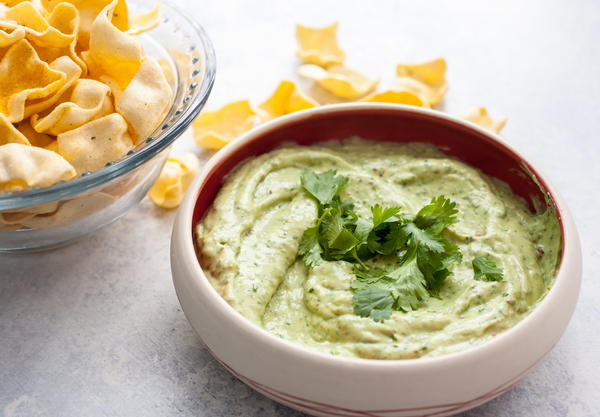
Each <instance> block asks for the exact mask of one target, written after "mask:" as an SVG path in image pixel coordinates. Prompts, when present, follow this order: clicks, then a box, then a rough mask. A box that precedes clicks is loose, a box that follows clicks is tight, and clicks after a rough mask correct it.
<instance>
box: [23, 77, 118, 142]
mask: <svg viewBox="0 0 600 417" xmlns="http://www.w3.org/2000/svg"><path fill="white" fill-rule="evenodd" d="M109 93H110V88H109V87H108V86H107V85H106V84H103V83H101V82H99V81H95V80H89V79H79V80H77V82H76V83H75V85H74V86H73V89H72V90H71V91H70V97H69V98H68V101H63V102H62V103H60V104H59V105H57V106H56V107H54V108H53V109H51V111H49V112H45V113H42V114H40V115H38V114H34V115H33V116H31V124H32V126H33V128H34V129H35V130H36V131H37V132H40V133H42V132H45V133H49V134H51V135H54V136H57V135H59V134H61V133H63V132H66V131H68V130H72V129H75V128H77V127H79V126H81V125H83V124H85V123H87V122H89V121H90V120H92V119H95V118H98V117H102V116H106V115H107V114H110V113H112V112H113V111H114V109H113V106H112V102H111V98H110V97H109Z"/></svg>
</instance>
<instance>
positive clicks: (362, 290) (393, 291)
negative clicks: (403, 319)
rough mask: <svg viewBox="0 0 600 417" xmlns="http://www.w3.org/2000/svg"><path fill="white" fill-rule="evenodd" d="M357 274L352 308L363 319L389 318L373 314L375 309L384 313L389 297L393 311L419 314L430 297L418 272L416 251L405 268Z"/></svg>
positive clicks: (405, 261)
mask: <svg viewBox="0 0 600 417" xmlns="http://www.w3.org/2000/svg"><path fill="white" fill-rule="evenodd" d="M355 272H356V276H357V279H356V280H355V282H354V283H352V289H353V290H355V291H356V292H355V293H354V297H353V305H354V311H355V312H356V313H357V314H358V315H360V316H362V317H371V318H373V319H374V315H376V316H377V317H379V318H381V317H383V319H386V318H389V315H384V314H383V313H382V312H379V311H375V312H373V310H374V309H380V310H385V308H382V307H381V306H385V307H386V308H387V302H389V298H387V294H389V295H391V297H392V300H393V302H392V305H391V307H392V308H393V309H394V310H400V311H411V310H416V309H417V308H418V307H419V303H420V302H421V301H422V300H424V299H425V298H427V297H428V292H427V282H426V280H425V277H424V276H423V273H422V272H421V271H420V269H419V265H418V263H417V257H416V251H411V252H410V253H409V254H407V256H405V257H404V261H403V262H402V264H401V265H400V266H399V267H398V268H396V269H394V270H392V271H389V272H388V271H386V270H383V269H379V268H372V269H369V270H359V269H355ZM384 299H385V300H386V302H385V303H384V301H383V300H384ZM390 315H391V311H390ZM374 320H375V319H374Z"/></svg>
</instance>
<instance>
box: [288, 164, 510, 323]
mask: <svg viewBox="0 0 600 417" xmlns="http://www.w3.org/2000/svg"><path fill="white" fill-rule="evenodd" d="M301 184H302V187H303V188H304V190H306V192H308V193H309V194H310V195H311V196H312V197H313V198H314V199H315V200H316V202H317V204H318V219H317V222H316V224H315V225H314V226H313V227H310V228H308V229H306V230H305V231H304V234H303V235H302V240H301V242H300V246H299V250H298V254H299V255H300V256H302V258H303V260H304V263H305V264H306V265H307V266H310V267H315V266H318V265H319V264H320V263H322V262H324V261H346V262H350V263H353V264H354V273H355V275H356V279H355V280H354V282H353V283H352V285H351V289H352V291H353V292H354V296H353V300H352V301H353V308H354V312H355V313H356V314H358V315H359V316H362V317H370V318H372V319H373V320H375V321H378V322H382V321H384V320H386V319H388V318H389V317H390V316H391V314H392V311H404V312H408V311H411V310H416V309H417V308H418V307H419V305H420V303H421V302H422V301H423V300H425V299H426V298H428V297H439V289H440V287H441V285H442V284H443V282H444V280H445V279H446V278H448V276H450V275H451V273H452V272H451V270H450V268H451V266H452V265H454V264H458V263H460V262H461V260H462V254H461V252H460V249H459V248H458V246H457V245H456V244H454V243H453V242H452V241H450V240H448V239H447V238H445V237H443V236H442V232H443V231H444V230H445V229H446V228H447V227H449V226H451V225H452V224H454V223H456V221H457V216H456V215H457V214H458V210H457V208H456V203H455V202H453V201H451V200H449V199H447V198H445V197H444V196H438V197H435V198H433V199H432V200H431V202H430V203H429V204H427V205H426V206H424V207H423V208H421V210H419V211H418V212H417V213H416V214H415V215H409V214H406V213H402V210H401V208H400V207H382V206H380V205H379V204H375V205H374V206H372V207H371V216H370V218H361V217H359V216H358V215H357V214H356V212H355V211H354V204H353V202H352V201H351V200H349V199H344V198H343V197H342V195H341V193H342V191H343V190H344V188H345V187H346V186H347V184H348V178H346V177H343V176H339V175H337V172H336V171H333V170H329V171H325V172H322V173H315V172H312V171H307V172H305V173H304V174H303V175H302V177H301ZM379 256H386V257H392V258H393V259H395V260H396V261H395V263H394V262H392V264H394V265H395V266H394V267H388V268H385V269H384V268H378V267H374V266H371V265H372V262H369V261H370V260H373V259H374V258H377V257H379ZM473 268H474V271H475V278H476V279H484V280H498V279H502V270H501V269H499V268H498V267H497V266H496V265H495V264H494V263H493V262H491V261H490V260H489V259H487V258H485V257H477V258H475V259H474V260H473Z"/></svg>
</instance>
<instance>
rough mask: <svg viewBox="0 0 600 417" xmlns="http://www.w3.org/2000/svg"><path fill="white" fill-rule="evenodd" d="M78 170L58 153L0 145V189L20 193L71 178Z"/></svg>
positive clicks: (24, 146) (30, 147) (20, 145)
mask: <svg viewBox="0 0 600 417" xmlns="http://www.w3.org/2000/svg"><path fill="white" fill-rule="evenodd" d="M74 176H75V169H74V168H73V166H71V164H69V162H67V161H66V160H65V159H64V158H63V157H62V156H60V155H59V154H57V153H54V152H51V151H48V150H46V149H43V148H38V147H36V146H29V145H22V144H19V143H9V144H7V145H2V146H0V191H1V192H18V191H24V190H26V189H28V188H31V187H48V186H50V185H53V184H56V183H57V182H59V181H62V180H64V181H66V180H70V179H71V178H73V177H74Z"/></svg>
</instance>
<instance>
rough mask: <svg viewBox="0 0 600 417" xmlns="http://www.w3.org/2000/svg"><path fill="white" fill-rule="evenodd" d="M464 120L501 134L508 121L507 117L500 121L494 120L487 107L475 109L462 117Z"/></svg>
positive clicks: (501, 118)
mask: <svg viewBox="0 0 600 417" xmlns="http://www.w3.org/2000/svg"><path fill="white" fill-rule="evenodd" d="M462 118H463V119H465V120H468V121H469V122H473V123H476V124H478V125H480V126H483V127H485V128H486V129H489V130H491V131H492V132H495V133H500V131H501V130H502V128H503V127H504V126H505V125H506V122H507V121H508V119H507V118H506V117H500V118H499V119H498V120H494V119H492V117H491V116H490V115H489V113H488V111H487V109H486V108H485V107H477V108H473V109H471V110H470V111H469V112H467V113H465V114H464V115H462Z"/></svg>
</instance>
